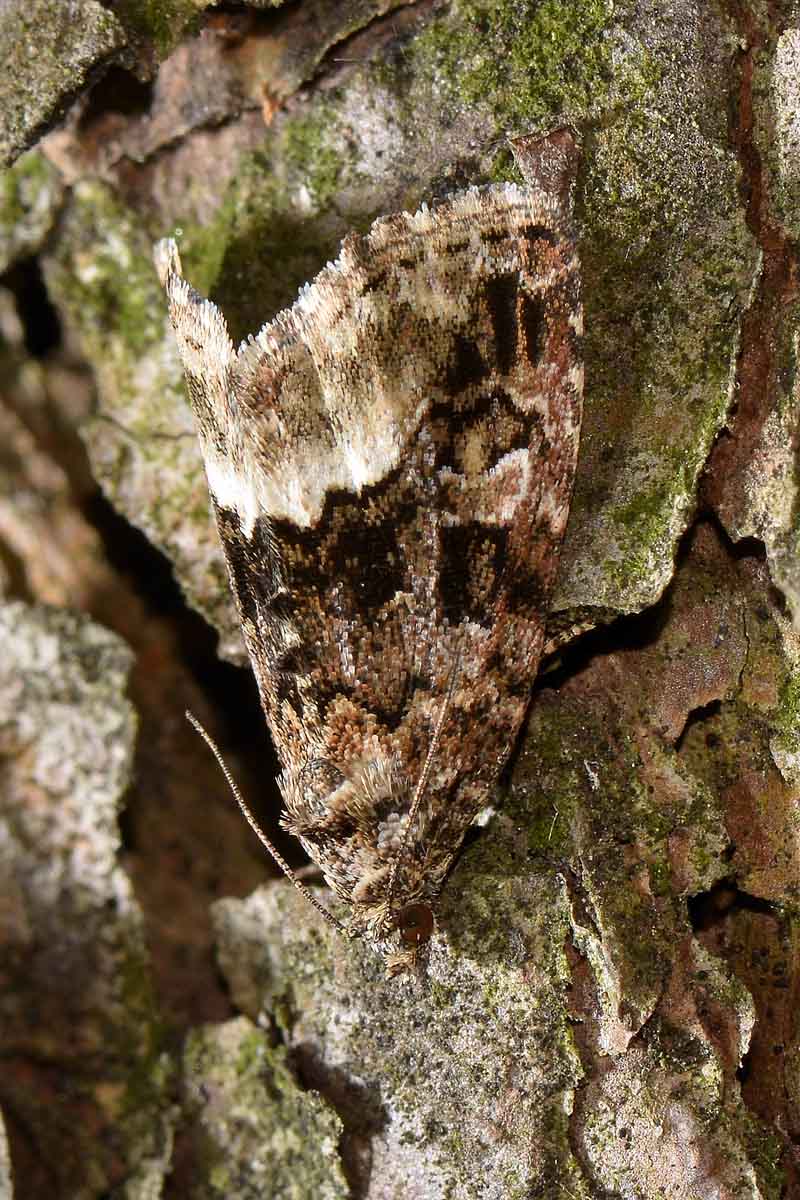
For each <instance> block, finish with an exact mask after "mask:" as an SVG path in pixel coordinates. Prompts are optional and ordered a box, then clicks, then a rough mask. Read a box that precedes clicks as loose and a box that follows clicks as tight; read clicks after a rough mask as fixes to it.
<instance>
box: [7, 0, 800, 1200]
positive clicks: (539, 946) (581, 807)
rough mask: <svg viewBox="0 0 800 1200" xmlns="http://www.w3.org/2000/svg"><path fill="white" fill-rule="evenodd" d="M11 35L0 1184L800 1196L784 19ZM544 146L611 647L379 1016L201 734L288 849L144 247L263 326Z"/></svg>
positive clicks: (794, 541)
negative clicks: (569, 153) (353, 240)
mask: <svg viewBox="0 0 800 1200" xmlns="http://www.w3.org/2000/svg"><path fill="white" fill-rule="evenodd" d="M65 10H69V12H67V13H66V18H68V20H67V24H66V25H65V26H64V29H63V30H62V27H61V25H59V24H58V22H59V21H62V22H63V21H64V20H65V19H66V18H65ZM23 16H24V19H22V18H23ZM59 30H61V32H59ZM65 30H66V32H65ZM67 34H68V36H67ZM34 44H35V45H36V47H37V50H38V53H37V54H36V55H32V54H31V46H32V45H34ZM0 45H2V50H3V61H4V62H5V63H6V64H7V66H6V76H5V82H4V93H3V94H4V95H5V96H6V97H7V100H6V102H5V103H3V104H0V152H1V153H3V154H4V155H5V157H6V161H11V160H12V159H13V160H14V161H13V165H11V166H10V167H9V168H8V170H6V172H5V173H4V174H3V175H2V176H1V177H0V268H2V271H3V275H2V278H1V279H0V336H1V337H2V346H1V347H0V368H1V369H2V380H3V407H2V409H0V431H2V437H1V438H0V441H1V442H2V451H1V452H0V453H1V455H2V458H1V460H0V461H2V474H1V475H0V588H2V592H3V594H4V595H5V597H6V604H5V606H4V607H3V608H2V610H0V649H1V650H2V652H1V653H0V753H1V754H2V759H1V760H0V761H2V771H1V772H0V964H2V965H0V972H1V973H2V1001H1V1003H0V1014H1V1015H0V1047H2V1053H3V1069H2V1079H1V1080H0V1108H1V1109H2V1115H3V1118H4V1121H5V1131H4V1132H3V1131H0V1197H2V1198H3V1200H5V1198H6V1197H11V1196H12V1195H13V1196H16V1197H17V1198H20V1197H25V1200H38V1197H45V1196H47V1197H48V1198H51V1197H54V1196H57V1197H62V1196H63V1197H70V1198H73V1197H77V1198H80V1200H83V1198H94V1197H97V1198H100V1197H109V1196H114V1197H123V1196H124V1197H126V1200H139V1198H144V1197H148V1198H149V1197H154V1196H159V1195H163V1196H166V1197H184V1196H195V1197H226V1198H235V1197H237V1196H242V1197H244V1196H247V1197H252V1196H263V1197H270V1196H292V1197H296V1198H298V1200H302V1198H305V1197H309V1198H311V1197H314V1198H316V1197H353V1198H358V1200H361V1198H364V1200H367V1198H368V1200H378V1198H381V1200H383V1198H384V1197H392V1198H395V1197H398V1198H399V1197H409V1198H411V1197H414V1198H425V1200H427V1198H431V1200H439V1198H440V1197H441V1198H442V1200H443V1198H444V1197H453V1198H456V1197H457V1198H464V1200H467V1198H472V1197H476V1198H477V1197H480V1198H484V1197H486V1198H489V1197H491V1198H495V1197H496V1198H497V1200H500V1198H501V1197H502V1198H503V1200H505V1198H509V1197H510V1198H512V1200H514V1198H519V1200H521V1198H523V1197H534V1196H535V1197H537V1198H538V1197H546V1198H548V1200H549V1198H552V1200H556V1198H559V1200H560V1198H562V1197H563V1196H564V1195H567V1196H572V1197H581V1198H586V1200H589V1198H595V1197H596V1198H597V1200H600V1198H604V1200H605V1198H606V1197H609V1196H623V1197H635V1198H637V1200H639V1198H641V1200H655V1198H656V1197H658V1198H664V1197H669V1198H672V1197H675V1198H676V1200H678V1198H680V1200H684V1198H685V1200H689V1198H693V1197H704V1198H705V1197H721V1198H722V1197H725V1198H728V1197H731V1198H732V1197H737V1198H742V1197H752V1198H754V1200H755V1198H762V1197H763V1198H769V1200H773V1198H775V1200H777V1197H779V1196H781V1195H786V1196H800V1162H798V1152H797V1148H796V1147H797V1142H798V1138H800V1016H798V1012H799V1011H800V1006H799V1005H798V999H799V995H798V994H799V993H800V923H799V922H800V713H799V712H798V710H799V709H800V636H799V632H800V522H799V520H798V465H797V447H798V422H799V419H800V383H798V378H797V362H798V342H797V339H798V327H799V322H798V297H797V255H796V244H797V240H798V237H800V86H798V70H800V7H798V6H797V5H796V4H794V3H790V2H789V0H772V2H771V3H767V2H766V0H711V2H710V3H709V2H708V0H659V2H657V0H621V2H620V0H617V2H616V3H612V0H574V2H573V3H570V4H568V5H567V4H563V3H560V2H557V0H525V2H523V3H520V0H514V2H511V0H509V2H508V3H505V2H503V0H496V2H495V0H493V2H491V3H490V2H489V0H483V2H481V0H461V2H460V3H459V2H458V0H453V2H452V3H444V2H435V0H419V2H418V3H404V2H403V0H394V2H392V0H347V2H345V3H342V2H341V0H300V2H299V3H292V4H288V5H286V6H284V7H281V6H280V5H279V4H269V3H261V4H252V5H250V6H248V7H244V6H243V7H241V8H237V9H235V10H233V9H231V8H227V7H226V8H225V9H218V8H214V7H213V6H212V7H209V8H207V9H206V8H204V7H203V6H202V4H201V3H200V0H147V2H145V0H120V2H119V3H111V4H107V5H105V6H101V5H100V4H97V3H93V2H92V0H80V2H78V0H74V2H72V0H70V3H69V4H67V5H64V4H52V3H48V0H35V2H32V3H28V4H26V5H24V6H23V5H22V4H15V3H11V2H10V0H6V3H5V4H3V5H2V6H0ZM9 98H10V99H9ZM65 114H66V115H65ZM59 120H60V121H61V123H60V124H59V125H58V126H57V127H54V122H56V121H59ZM564 124H568V125H570V126H571V127H572V129H573V131H574V133H575V135H576V137H577V139H578V141H579V142H580V144H581V146H582V157H581V165H580V171H579V179H578V186H577V191H576V204H577V217H578V221H579V227H580V238H581V259H582V271H583V290H584V304H585V309H586V415H585V419H584V426H583V436H582V445H581V458H580V463H579V468H578V481H577V487H576V494H575V499H574V502H573V509H572V515H571V519H570V526H569V530H568V536H567V544H566V550H565V554H564V560H563V569H562V572H561V579H560V585H559V589H558V596H557V602H556V605H555V610H554V612H553V614H552V620H553V624H554V626H558V627H559V628H561V627H563V626H564V624H569V623H570V622H572V621H579V622H582V623H588V624H593V625H594V626H595V628H594V630H593V631H592V632H589V633H586V634H584V635H583V636H581V637H579V638H577V639H576V640H575V641H574V642H573V643H572V644H571V645H569V646H568V647H567V648H566V649H565V650H563V651H562V653H561V656H560V657H559V658H558V660H557V661H554V662H551V663H549V664H546V668H545V670H544V672H543V674H542V675H541V677H540V679H539V681H538V683H537V686H536V688H535V691H534V703H533V705H532V708H531V714H530V721H529V724H528V728H527V732H526V736H525V738H524V740H523V741H522V743H521V745H520V747H519V752H518V754H517V757H516V761H515V764H514V768H513V771H511V772H509V774H508V779H507V781H506V786H505V788H504V789H503V791H502V794H501V795H499V796H498V802H497V806H496V809H495V811H494V812H493V814H492V815H491V816H489V815H488V814H487V820H486V822H485V823H484V825H483V827H482V828H481V829H479V830H478V829H476V831H475V837H474V839H473V840H472V841H471V844H470V845H469V847H468V848H467V849H466V850H465V852H464V853H463V854H462V856H461V859H460V861H459V863H458V865H457V867H456V869H455V871H454V873H453V875H452V876H451V878H450V880H449V882H448V884H447V886H446V888H445V890H444V893H443V897H442V905H441V910H440V929H439V932H438V933H437V934H436V936H435V939H434V944H433V951H432V955H431V961H430V970H429V972H428V975H427V979H426V982H425V983H424V984H421V983H398V982H397V981H395V982H390V981H387V980H386V979H384V978H383V974H382V969H381V967H380V964H379V962H378V961H377V960H376V959H375V958H374V957H373V956H371V954H370V953H369V951H368V950H367V949H366V948H363V947H359V946H358V945H350V944H346V943H345V942H343V941H342V940H340V939H338V938H337V936H336V935H334V934H332V933H331V931H330V930H329V929H328V928H327V927H326V926H323V925H322V924H321V922H320V920H319V919H318V918H317V916H316V914H315V912H314V911H313V909H311V908H310V906H308V905H305V904H304V903H303V902H302V900H301V899H300V898H299V897H298V896H297V895H296V893H295V892H293V891H292V889H291V888H290V887H289V886H287V885H286V884H284V883H283V882H280V881H274V880H273V881H272V882H270V883H267V884H265V885H263V886H262V887H260V888H259V889H258V890H256V891H254V892H252V893H251V889H252V888H253V886H254V885H255V884H256V882H257V881H258V880H263V879H264V878H265V876H267V875H268V874H269V868H268V865H267V864H264V863H261V862H260V861H259V860H258V857H257V850H256V849H255V848H251V846H250V841H249V837H250V835H249V834H248V831H247V830H246V829H245V827H244V825H243V823H242V822H240V819H239V818H238V816H237V814H236V813H235V812H234V811H233V809H232V805H231V803H230V801H229V799H228V798H227V797H226V795H225V789H224V784H223V782H222V781H221V780H220V779H219V777H218V774H217V772H216V768H215V767H214V764H213V763H212V762H210V761H209V756H208V755H207V752H206V751H205V749H204V747H203V746H202V744H201V743H199V742H198V741H197V740H196V739H194V738H193V737H192V736H191V735H190V732H189V731H188V729H185V728H184V722H183V717H182V713H183V709H184V708H185V707H186V706H187V705H190V706H191V707H193V708H194V709H195V710H196V711H198V715H199V716H200V717H201V719H203V720H204V722H205V723H206V724H208V725H209V726H210V727H211V728H212V729H213V731H214V732H215V733H217V734H218V735H219V738H220V741H221V742H222V744H223V750H224V752H225V753H226V756H227V757H228V759H229V761H230V763H231V766H232V768H233V770H234V772H235V773H236V774H237V775H238V776H239V777H240V778H241V781H242V784H243V786H244V788H245V790H246V792H247V793H248V795H250V796H251V797H254V798H255V800H256V801H257V802H261V803H262V804H263V809H262V815H263V817H264V820H265V822H266V823H267V824H268V825H269V826H270V827H271V828H273V829H274V828H275V824H276V803H277V801H276V794H275V789H274V783H273V782H272V780H273V776H274V771H275V764H274V761H273V759H272V758H271V756H270V750H269V747H268V744H267V738H266V736H265V733H264V727H263V725H262V723H261V719H260V716H259V713H258V710H257V705H256V702H255V699H254V692H253V687H252V682H251V680H250V678H249V676H248V674H247V673H246V672H239V671H236V670H234V669H233V668H231V667H228V666H223V665H219V664H218V663H217V661H216V659H215V657H214V653H213V647H212V645H211V643H210V640H209V637H208V636H206V634H205V632H204V627H203V626H202V623H201V622H200V621H198V619H197V618H196V617H195V616H194V615H193V613H192V610H193V609H194V610H197V611H199V612H201V613H202V614H203V615H204V616H205V617H206V618H207V620H208V621H209V622H210V623H211V624H212V625H213V626H214V627H215V628H216V629H217V630H218V631H219V633H220V649H221V653H222V655H223V657H226V658H228V659H229V660H232V661H234V662H241V661H242V650H241V642H240V636H239V632H238V628H237V623H236V620H235V616H234V614H233V610H232V606H231V602H230V598H229V593H228V589H227V583H226V581H225V578H224V570H223V567H222V560H221V555H220V550H219V546H218V544H217V541H216V535H215V533H214V531H213V526H212V522H211V520H210V515H209V511H208V502H207V497H206V490H205V483H204V479H203V475H202V468H201V465H200V458H199V453H198V449H197V445H196V441H195V434H194V430H193V427H192V422H191V418H190V414H189V410H188V406H187V404H186V401H185V398H184V394H183V384H182V378H181V372H180V368H179V364H178V360H177V354H176V351H175V347H174V344H173V342H172V339H171V337H170V335H169V331H168V328H167V323H166V312H165V305H164V301H163V298H162V295H161V293H160V289H159V286H158V282H157V280H156V277H155V272H154V269H153V267H152V263H151V246H152V242H153V241H154V240H155V238H157V237H158V236H161V235H164V234H172V233H174V232H175V231H176V230H179V231H180V234H179V237H180V244H181V254H182V257H183V260H184V266H185V268H186V273H187V276H188V277H189V278H191V279H192V281H193V282H194V283H195V284H196V285H197V286H198V288H200V289H201V290H203V291H204V292H206V294H211V295H212V296H213V298H214V299H215V301H216V302H217V303H218V304H219V305H220V306H221V307H222V308H223V310H224V311H225V313H226V315H227V317H228V320H229V323H230V326H231V330H232V333H233V335H234V337H238V336H242V335H244V334H246V333H248V332H250V331H252V330H255V329H257V328H258V327H259V326H260V325H261V323H262V322H263V321H264V320H266V319H267V318H269V317H270V316H272V315H273V314H274V313H275V311H276V310H277V309H278V308H280V307H281V306H282V305H284V304H286V303H288V302H290V301H291V300H292V299H293V297H294V294H295V292H296V290H297V288H298V286H299V285H301V284H302V283H303V282H305V281H306V280H308V279H310V278H311V277H312V276H313V275H314V274H315V273H316V272H317V271H318V270H319V268H320V267H321V266H323V265H324V263H325V262H326V260H328V259H329V258H332V257H333V256H334V255H335V252H336V250H337V247H338V243H339V241H340V239H341V238H342V236H343V235H344V234H345V233H347V232H348V231H349V230H350V229H353V228H355V229H361V230H363V229H365V228H366V227H367V226H368V224H369V223H370V221H371V220H372V219H373V218H375V217H376V216H379V215H380V214H382V213H388V212H391V211H395V210H397V209H400V208H415V207H417V206H418V204H419V203H420V202H421V201H423V200H428V201H429V200H431V199H435V198H437V197H440V196H443V195H447V194H449V193H451V192H452V191H454V190H457V189H458V188H460V187H463V186H465V185H466V184H468V183H478V182H485V181H488V180H492V179H504V178H513V177H514V167H513V163H512V159H511V156H510V154H509V152H508V150H507V143H506V139H507V137H508V136H512V135H521V134H525V135H536V134H537V133H546V132H548V131H550V130H551V129H553V128H555V127H557V126H561V125H564ZM46 130H49V132H47V133H46V134H45V135H44V136H43V134H44V133H45V131H46ZM36 138H38V139H39V140H38V141H37V142H35V144H34V140H35V139H36ZM22 150H26V152H25V153H22V154H21V156H19V157H16V158H15V156H16V155H19V154H20V151H22ZM98 485H99V487H100V488H101V489H102V496H101V495H100V493H99V492H98V490H97V487H98ZM122 517H124V518H126V519H127V523H126V521H124V520H122V519H121V518H122ZM132 526H135V527H136V528H135V530H134V529H132V528H131V527H132ZM137 531H139V532H137ZM142 535H144V536H142ZM152 547H157V548H158V550H160V551H161V552H162V554H163V555H165V556H166V558H167V560H168V562H169V564H170V565H171V567H172V570H173V571H174V575H175V579H176V580H177V581H178V583H179V585H180V588H181V589H182V593H183V596H184V597H185V604H184V603H182V602H181V600H180V597H178V595H177V592H176V589H175V588H174V586H173V585H172V584H171V581H170V579H169V575H168V570H167V568H166V567H165V565H164V561H163V559H162V558H161V557H160V556H159V555H158V554H157V553H156V552H155V550H153V549H152ZM45 606H51V607H45ZM122 639H124V641H127V643H128V645H129V647H130V650H128V649H126V648H125V645H124V642H123V640H122ZM129 672H130V682H129V684H128V685H127V686H128V692H129V697H130V698H126V695H125V689H126V679H128V676H129ZM134 707H135V709H136V710H137V711H138V725H139V736H138V741H136V739H135V726H136V718H135V717H134V712H133V708H134ZM123 800H125V802H126V815H125V821H124V824H123V831H124V843H123V840H122V836H121V834H120V829H119V814H120V809H121V807H122V804H123ZM123 844H124V850H123V849H122V847H123ZM289 852H290V853H291V851H289ZM295 861H296V860H295ZM248 893H251V894H248ZM232 895H236V896H238V897H240V898H238V899H232V898H230V897H231V896H232ZM223 897H227V898H223ZM242 897H244V898H242ZM212 901H215V903H214V904H213V906H211V908H210V909H209V906H210V905H211V902H212ZM212 946H213V947H215V949H216V954H217V956H218V962H219V966H220V968H221V972H222V979H220V978H219V976H218V975H216V974H215V972H214V968H213V965H212ZM6 1144H7V1145H8V1150H7V1149H6Z"/></svg>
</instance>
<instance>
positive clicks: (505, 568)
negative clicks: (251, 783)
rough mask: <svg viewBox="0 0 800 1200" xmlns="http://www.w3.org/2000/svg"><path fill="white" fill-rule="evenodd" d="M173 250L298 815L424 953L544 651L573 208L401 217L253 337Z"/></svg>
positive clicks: (415, 955)
mask: <svg viewBox="0 0 800 1200" xmlns="http://www.w3.org/2000/svg"><path fill="white" fill-rule="evenodd" d="M156 262H157V266H158V270H159V274H160V277H161V280H162V282H163V284H164V286H165V288H166V292H167V296H168V301H169V314H170V319H171V322H172V326H173V329H174V331H175V335H176V338H177V342H178V347H179V350H180V355H181V359H182V361H183V366H184V371H185V376H186V383H187V390H188V393H189V398H190V400H191V403H192V406H193V409H194V412H195V415H196V420H197V426H198V431H199V437H200V445H201V449H202V454H203V460H204V463H205V470H206V476H207V479H208V486H209V491H210V494H211V499H212V502H213V507H214V510H215V514H216V519H217V525H218V529H219V534H220V539H221V542H222V546H223V550H224V553H225V558H226V561H227V565H228V571H229V575H230V581H231V587H232V589H233V593H234V596H235V598H236V602H237V606H238V610H239V614H240V617H241V622H242V630H243V634H244V639H245V643H246V645H247V649H248V653H249V656H250V660H251V663H252V666H253V670H254V672H255V675H256V679H257V681H258V686H259V691H260V694H261V700H262V705H263V708H264V712H265V715H266V718H267V721H268V724H269V726H270V729H271V731H272V735H273V738H274V741H275V745H276V748H277V750H278V753H279V756H280V759H281V762H282V765H283V771H282V774H281V776H280V780H279V782H280V788H281V792H282V795H283V799H284V804H285V811H284V813H283V816H282V818H281V824H282V825H283V826H284V827H285V828H286V829H287V830H289V831H290V832H291V833H293V834H295V835H296V836H297V837H298V838H299V840H300V842H301V843H302V845H303V846H304V848H305V850H306V851H307V853H308V854H309V855H310V857H311V858H312V859H313V860H314V861H315V862H316V863H317V864H318V865H319V867H320V868H321V870H322V873H323V875H324V877H325V879H326V881H327V883H328V884H329V886H330V887H331V888H332V890H333V891H334V893H335V894H336V895H337V896H339V897H340V898H341V899H342V900H344V901H345V903H346V904H347V906H348V908H349V919H348V932H351V933H353V934H365V935H367V936H368V938H369V939H370V940H371V941H372V942H373V944H374V945H376V947H377V948H378V949H379V950H380V951H381V953H382V954H383V955H384V956H385V958H386V960H387V965H388V969H389V971H390V973H396V972H399V971H402V970H407V969H412V968H414V967H415V966H416V965H417V964H418V960H419V956H420V954H421V953H422V951H423V949H424V947H425V946H426V944H427V942H428V940H429V939H430V937H431V935H432V932H433V929H434V925H435V921H434V911H435V904H436V899H437V897H438V895H439V893H440V890H441V888H442V885H443V883H444V880H445V877H446V875H447V872H448V870H449V868H450V866H451V864H452V862H453V860H454V857H455V855H456V854H457V852H458V849H459V847H460V845H461V842H462V840H463V838H464V834H465V833H466V830H467V829H468V827H469V825H470V823H471V822H472V821H473V819H474V817H475V816H476V815H477V813H478V812H479V810H480V809H481V808H482V807H483V806H484V805H485V804H486V802H487V800H488V799H489V797H490V795H491V790H492V787H493V785H494V784H495V783H496V781H497V778H498V775H499V773H500V771H501V769H502V767H503V765H504V764H505V762H506V760H507V758H508V755H509V753H510V751H511V749H512V747H513V745H514V741H515V739H516V736H517V734H518V732H519V729H520V725H521V722H522V720H523V717H524V714H525V711H526V707H527V703H528V699H529V695H530V689H531V686H532V683H533V680H534V678H535V675H536V669H537V665H538V662H539V659H540V656H541V653H542V648H543V644H544V633H545V622H546V617H547V613H548V605H549V599H550V593H551V589H552V585H553V582H554V578H555V573H556V568H557V563H558V554H559V548H560V544H561V540H562V537H563V533H564V527H565V525H566V520H567V515H568V511H569V502H570V495H571V490H572V481H573V476H574V471H575V462H576V457H577V450H578V438H579V431H580V421H581V403H582V386H583V369H582V357H581V338H582V312H581V304H580V294H579V268H578V259H577V251H576V246H575V239H574V235H573V232H572V229H571V223H570V220H569V217H568V213H567V209H566V206H565V205H564V203H563V202H562V201H561V200H560V199H559V197H558V195H557V194H556V193H555V192H554V191H544V190H537V189H534V188H523V187H518V186H516V185H513V184H502V185H496V186H491V187H486V188H472V189H469V190H468V191H465V192H463V193H460V194H457V195H455V196H453V197H452V198H451V199H449V200H446V201H444V202H443V203H441V204H439V205H438V206H437V207H435V208H428V207H426V206H423V207H422V208H421V209H420V210H419V212H417V213H415V214H413V215H412V214H408V213H400V214H396V215H393V216H389V217H383V218H381V219H380V220H378V221H376V222H375V223H374V224H373V226H372V227H371V229H370V230H369V232H368V233H367V234H366V235H365V236H357V235H355V234H351V235H350V236H348V237H347V238H346V239H345V241H344V242H343V244H342V247H341V252H340V255H339V257H338V258H337V260H336V261H335V262H333V263H329V264H328V266H327V267H325V268H324V269H323V270H322V271H321V272H320V274H319V275H318V276H317V277H316V279H315V280H314V281H313V282H312V283H311V284H307V285H306V286H305V287H304V288H303V289H302V290H301V292H300V294H299V297H298V299H297V301H296V302H295V304H294V305H293V306H292V307H291V308H288V309H286V310H284V311H283V312H281V313H279V314H278V315H277V316H276V317H274V318H273V319H272V320H271V321H269V322H268V323H267V324H266V325H264V327H263V328H262V329H261V330H260V332H259V333H258V334H257V335H256V336H255V337H252V336H251V337H249V338H248V339H247V340H246V341H244V342H243V343H242V344H241V346H240V347H239V348H238V350H237V349H235V348H234V346H233V344H232V342H231V339H230V337H229V335H228V330H227V326H226V324H225V320H224V318H223V316H222V314H221V313H220V312H219V310H218V309H217V307H216V306H215V305H214V304H212V303H211V302H210V301H208V300H205V299H203V298H202V297H201V296H199V295H198V294H197V293H196V292H195V291H194V289H193V288H192V287H191V286H190V285H189V284H188V283H187V282H186V281H185V280H184V278H183V276H182V272H181V264H180V259H179V256H178V252H177V248H176V246H175V243H174V242H173V241H171V240H169V239H166V240H164V241H162V242H160V243H159V244H158V246H157V247H156ZM318 907H319V905H318ZM328 915H329V914H328ZM331 919H333V918H331Z"/></svg>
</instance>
